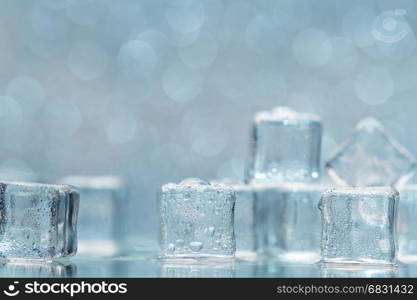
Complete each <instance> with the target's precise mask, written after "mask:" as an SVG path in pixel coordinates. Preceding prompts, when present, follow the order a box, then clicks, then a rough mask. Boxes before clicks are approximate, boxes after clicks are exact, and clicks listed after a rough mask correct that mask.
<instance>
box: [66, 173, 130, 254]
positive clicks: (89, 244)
mask: <svg viewBox="0 0 417 300" xmlns="http://www.w3.org/2000/svg"><path fill="white" fill-rule="evenodd" d="M59 182H60V183H65V184H69V185H73V186H75V187H76V188H77V189H78V190H79V192H80V195H81V201H80V210H79V216H78V241H79V253H80V254H86V253H92V254H93V253H94V254H102V255H112V254H114V253H115V252H116V251H117V250H118V249H117V248H118V244H120V243H121V242H122V239H121V238H122V236H123V230H124V228H123V227H124V222H125V221H124V220H125V218H124V217H122V216H123V215H125V213H126V211H125V213H123V210H125V209H126V204H127V203H126V196H127V188H126V184H125V183H124V180H123V178H122V177H120V176H112V175H103V176H91V175H70V176H67V177H64V178H62V179H60V181H59Z"/></svg>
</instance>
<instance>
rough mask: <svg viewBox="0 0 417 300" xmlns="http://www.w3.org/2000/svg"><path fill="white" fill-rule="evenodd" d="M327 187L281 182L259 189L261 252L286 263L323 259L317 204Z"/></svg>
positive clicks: (258, 231)
mask: <svg viewBox="0 0 417 300" xmlns="http://www.w3.org/2000/svg"><path fill="white" fill-rule="evenodd" d="M325 189H326V186H324V185H322V184H319V183H316V184H312V183H311V184H306V183H280V184H275V185H268V186H265V185H262V186H258V188H257V190H256V201H255V211H256V215H255V224H256V241H257V249H258V252H259V253H261V254H263V255H266V256H269V257H273V258H275V259H278V260H279V261H283V262H287V263H315V262H317V261H319V260H320V238H321V219H320V211H319V210H318V208H317V207H318V204H319V201H320V197H321V194H322V193H323V191H324V190H325Z"/></svg>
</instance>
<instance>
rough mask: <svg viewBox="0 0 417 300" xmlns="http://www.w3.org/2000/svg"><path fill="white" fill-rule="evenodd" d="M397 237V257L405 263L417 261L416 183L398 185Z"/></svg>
mask: <svg viewBox="0 0 417 300" xmlns="http://www.w3.org/2000/svg"><path fill="white" fill-rule="evenodd" d="M398 190H399V192H400V199H401V200H400V202H399V209H398V224H397V239H398V259H399V260H401V261H403V262H406V263H415V262H417V184H415V183H412V184H406V185H403V186H400V187H398Z"/></svg>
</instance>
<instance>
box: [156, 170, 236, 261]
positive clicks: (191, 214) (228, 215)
mask: <svg viewBox="0 0 417 300" xmlns="http://www.w3.org/2000/svg"><path fill="white" fill-rule="evenodd" d="M234 205H235V193H234V191H233V189H231V188H230V187H227V186H226V185H223V184H219V183H209V182H206V181H202V180H200V179H196V178H191V179H186V180H183V181H182V182H181V183H179V184H174V183H169V184H166V185H164V186H162V189H161V196H160V217H161V219H160V221H161V224H160V225H161V241H160V243H161V256H162V257H166V258H176V257H233V255H234V254H235V247H236V245H235V237H234V229H233V214H234Z"/></svg>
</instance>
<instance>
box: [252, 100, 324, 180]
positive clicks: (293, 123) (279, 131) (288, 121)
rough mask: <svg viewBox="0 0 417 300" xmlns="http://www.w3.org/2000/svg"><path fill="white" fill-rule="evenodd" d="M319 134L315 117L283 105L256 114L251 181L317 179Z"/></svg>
mask: <svg viewBox="0 0 417 300" xmlns="http://www.w3.org/2000/svg"><path fill="white" fill-rule="evenodd" d="M321 135H322V125H321V121H320V119H319V118H318V117H317V116H314V115H310V114H304V113H297V112H295V111H293V110H291V109H289V108H286V107H277V108H275V109H274V110H272V111H269V112H268V111H262V112H259V113H257V114H256V116H255V120H254V124H253V136H252V140H253V147H252V148H253V149H252V151H253V154H252V156H253V158H252V160H253V170H251V171H250V174H252V175H251V176H253V179H252V180H253V181H254V182H261V183H262V182H263V183H268V182H269V183H275V182H283V181H286V182H289V181H293V182H297V181H300V182H305V181H313V180H315V179H317V178H318V176H319V168H320V147H321Z"/></svg>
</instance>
